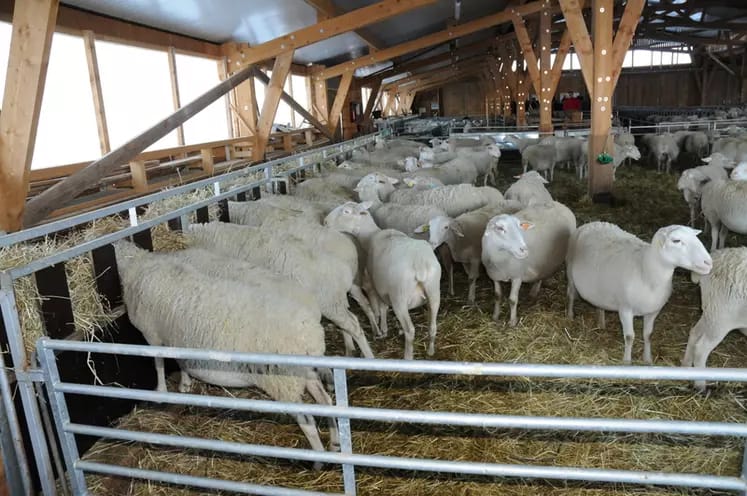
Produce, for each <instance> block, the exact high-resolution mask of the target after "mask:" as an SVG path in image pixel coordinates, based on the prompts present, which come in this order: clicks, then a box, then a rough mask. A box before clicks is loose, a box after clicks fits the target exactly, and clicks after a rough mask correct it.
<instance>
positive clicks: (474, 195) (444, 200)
mask: <svg viewBox="0 0 747 496" xmlns="http://www.w3.org/2000/svg"><path fill="white" fill-rule="evenodd" d="M501 200H503V195H502V194H501V192H500V191H498V190H497V189H495V188H492V187H490V186H473V185H471V184H456V185H451V186H443V187H440V188H431V189H425V190H420V191H415V190H412V189H398V190H396V191H394V192H392V193H391V194H390V195H389V201H390V202H391V203H400V204H404V205H432V206H435V207H439V208H441V209H443V211H444V212H446V215H448V216H449V217H456V216H457V215H461V214H463V213H464V212H468V211H469V210H475V209H478V208H480V207H484V206H485V205H488V204H491V203H492V204H495V203H498V202H500V201H501Z"/></svg>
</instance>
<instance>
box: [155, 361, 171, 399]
mask: <svg viewBox="0 0 747 496" xmlns="http://www.w3.org/2000/svg"><path fill="white" fill-rule="evenodd" d="M153 360H154V361H155V362H156V380H157V381H158V382H157V386H156V391H159V392H161V393H167V392H168V389H167V388H166V372H164V368H163V358H162V357H155V358H154V359H153Z"/></svg>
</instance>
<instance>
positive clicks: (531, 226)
mask: <svg viewBox="0 0 747 496" xmlns="http://www.w3.org/2000/svg"><path fill="white" fill-rule="evenodd" d="M519 227H521V230H522V231H528V230H530V229H534V224H532V223H531V222H521V223H520V224H519Z"/></svg>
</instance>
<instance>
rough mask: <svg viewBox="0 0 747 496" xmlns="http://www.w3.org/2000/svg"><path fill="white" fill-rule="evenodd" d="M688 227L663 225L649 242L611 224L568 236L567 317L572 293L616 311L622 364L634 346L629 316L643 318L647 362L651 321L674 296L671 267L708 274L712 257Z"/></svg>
mask: <svg viewBox="0 0 747 496" xmlns="http://www.w3.org/2000/svg"><path fill="white" fill-rule="evenodd" d="M699 233H700V231H698V230H695V229H692V228H690V227H687V226H679V225H672V226H667V227H662V228H661V229H659V230H658V231H657V232H656V234H654V237H653V239H652V240H651V243H646V242H645V241H643V240H641V239H639V238H638V237H636V236H634V235H632V234H630V233H628V232H626V231H623V230H622V229H620V228H619V227H618V226H616V225H614V224H609V223H606V222H591V223H589V224H585V225H583V226H581V227H579V228H578V229H577V230H576V233H575V234H574V235H573V236H572V237H571V242H570V245H569V247H568V257H567V259H566V275H567V276H568V309H567V311H568V317H569V318H571V319H572V318H573V303H574V300H575V298H576V296H578V295H580V296H581V298H583V299H584V300H586V301H588V302H589V303H591V304H592V305H594V306H596V307H597V308H598V309H599V314H598V315H599V325H600V327H602V328H604V311H605V310H608V311H613V312H618V314H619V316H620V323H621V324H622V330H623V336H624V338H625V353H624V355H623V362H624V363H626V364H629V363H630V362H631V355H632V349H633V339H634V333H633V318H634V317H636V316H643V360H644V361H645V362H646V363H648V364H650V363H652V357H651V334H652V333H653V331H654V321H655V320H656V317H657V316H658V315H659V312H661V309H662V308H663V307H664V305H665V304H666V302H667V300H669V296H670V295H671V294H672V276H673V275H674V269H675V268H676V267H681V268H683V269H686V270H691V271H695V272H697V273H699V274H707V273H708V272H710V270H711V265H712V262H711V257H710V255H709V254H708V252H707V251H706V249H705V247H704V246H703V244H702V243H701V242H700V240H699V239H698V237H697V235H698V234H699Z"/></svg>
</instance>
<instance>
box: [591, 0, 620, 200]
mask: <svg viewBox="0 0 747 496" xmlns="http://www.w3.org/2000/svg"><path fill="white" fill-rule="evenodd" d="M613 7H614V1H613V0H594V1H593V3H592V16H591V17H592V23H593V33H594V41H593V44H594V71H593V74H594V78H593V81H594V86H593V91H592V92H590V93H591V99H592V101H591V135H590V137H589V193H590V196H591V197H592V199H594V198H595V197H597V196H598V195H607V194H609V193H610V192H611V191H612V166H611V165H609V164H607V165H602V164H600V163H598V162H597V155H599V154H600V153H602V152H606V153H608V154H610V155H611V154H613V153H614V150H612V149H610V148H609V147H608V138H609V135H610V126H611V123H612V91H613V86H612V20H613Z"/></svg>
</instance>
